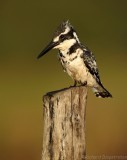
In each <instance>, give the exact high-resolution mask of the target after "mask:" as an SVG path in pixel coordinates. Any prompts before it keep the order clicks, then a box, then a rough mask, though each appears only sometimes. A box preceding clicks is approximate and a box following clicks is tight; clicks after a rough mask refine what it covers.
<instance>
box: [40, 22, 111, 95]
mask: <svg viewBox="0 0 127 160" xmlns="http://www.w3.org/2000/svg"><path fill="white" fill-rule="evenodd" d="M51 49H58V50H59V60H60V62H61V64H62V66H63V69H64V71H66V72H67V73H68V75H69V76H70V77H72V79H73V80H74V86H76V85H77V84H80V85H87V86H90V87H92V90H93V92H94V93H95V95H96V96H97V97H102V98H105V97H112V95H111V94H110V93H109V92H108V91H107V90H106V89H105V88H104V86H103V85H102V82H101V81H100V77H99V72H98V67H97V63H96V59H95V57H94V55H93V53H92V52H91V51H90V50H89V49H88V48H87V47H85V46H84V45H82V44H81V43H80V41H79V39H78V36H77V34H76V31H75V30H74V28H73V26H71V25H70V23H69V22H68V21H66V22H62V23H61V24H60V26H59V27H58V28H57V30H56V31H55V33H54V36H53V38H52V41H51V42H50V43H49V44H48V46H47V47H46V48H45V49H44V50H43V51H42V52H41V53H40V54H39V55H38V57H37V58H40V57H41V56H43V55H44V54H46V53H47V52H48V51H49V50H51Z"/></svg>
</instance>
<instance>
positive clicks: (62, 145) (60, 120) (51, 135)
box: [42, 86, 87, 160]
mask: <svg viewBox="0 0 127 160" xmlns="http://www.w3.org/2000/svg"><path fill="white" fill-rule="evenodd" d="M86 100H87V88H86V87H84V86H81V87H71V88H67V89H62V90H59V91H54V92H50V93H47V94H46V95H45V96H44V97H43V102H44V108H43V115H44V117H43V124H44V127H43V150H42V160H85V156H86V143H85V114H86Z"/></svg>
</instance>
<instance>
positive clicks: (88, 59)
mask: <svg viewBox="0 0 127 160" xmlns="http://www.w3.org/2000/svg"><path fill="white" fill-rule="evenodd" d="M83 50H84V54H83V58H84V63H85V65H86V67H87V68H88V70H89V72H90V73H91V74H92V75H93V77H94V78H95V79H96V81H97V83H98V84H100V85H101V86H102V83H101V81H100V77H99V71H98V67H97V63H96V59H95V56H94V55H93V53H92V52H91V51H90V50H88V49H86V48H85V49H83Z"/></svg>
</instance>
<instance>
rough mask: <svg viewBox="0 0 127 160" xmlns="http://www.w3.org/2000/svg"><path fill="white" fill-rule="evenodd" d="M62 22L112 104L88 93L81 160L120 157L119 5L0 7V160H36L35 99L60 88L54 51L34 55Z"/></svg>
mask: <svg viewBox="0 0 127 160" xmlns="http://www.w3.org/2000/svg"><path fill="white" fill-rule="evenodd" d="M66 19H67V20H68V19H69V20H70V22H71V23H72V25H73V26H74V27H75V29H76V30H77V32H78V36H79V38H80V40H81V42H82V43H84V44H86V45H87V46H88V47H89V48H90V49H91V50H92V51H93V52H94V54H95V56H96V59H97V62H98V66H99V70H100V75H101V79H102V81H103V84H104V85H105V86H106V88H107V89H108V90H109V91H110V92H111V93H112V95H113V97H114V98H112V99H98V98H96V97H95V96H94V94H93V93H92V91H91V90H89V95H88V103H87V126H86V143H87V155H89V156H90V155H92V156H93V155H126V154H127V138H126V137H127V116H126V115H127V93H126V89H127V85H126V83H127V71H126V70H127V1H126V0H78V1H74V0H73V1H72V0H70V1H69V0H64V1H60V0H54V1H48V0H47V1H44V0H37V1H34V0H27V1H25V0H19V1H16V0H11V1H9V0H5V1H3V0H1V1H0V88H1V92H0V160H40V159H41V149H42V127H43V117H42V109H43V108H42V96H43V95H44V94H45V93H46V92H49V91H52V90H57V89H61V88H64V87H68V86H69V85H70V84H72V83H73V82H72V80H71V78H70V77H69V76H68V75H66V73H64V72H63V70H62V67H61V65H60V63H59V62H58V60H57V51H56V50H54V51H51V52H50V53H49V54H47V55H45V56H44V57H43V58H41V59H40V60H36V57H37V55H38V54H39V53H40V52H41V51H42V49H43V48H44V47H45V46H46V45H47V43H48V42H49V41H50V40H51V38H52V34H53V32H54V31H55V29H56V27H57V26H58V25H59V24H60V23H61V22H62V21H63V20H66Z"/></svg>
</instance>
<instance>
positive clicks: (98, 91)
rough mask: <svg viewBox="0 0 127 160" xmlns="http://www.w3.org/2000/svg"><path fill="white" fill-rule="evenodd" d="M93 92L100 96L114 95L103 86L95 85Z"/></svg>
mask: <svg viewBox="0 0 127 160" xmlns="http://www.w3.org/2000/svg"><path fill="white" fill-rule="evenodd" d="M92 89H93V92H94V93H95V95H96V97H98V98H108V97H112V95H111V94H110V93H109V92H108V91H107V90H106V89H105V88H104V87H103V85H102V86H98V87H93V88H92Z"/></svg>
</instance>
